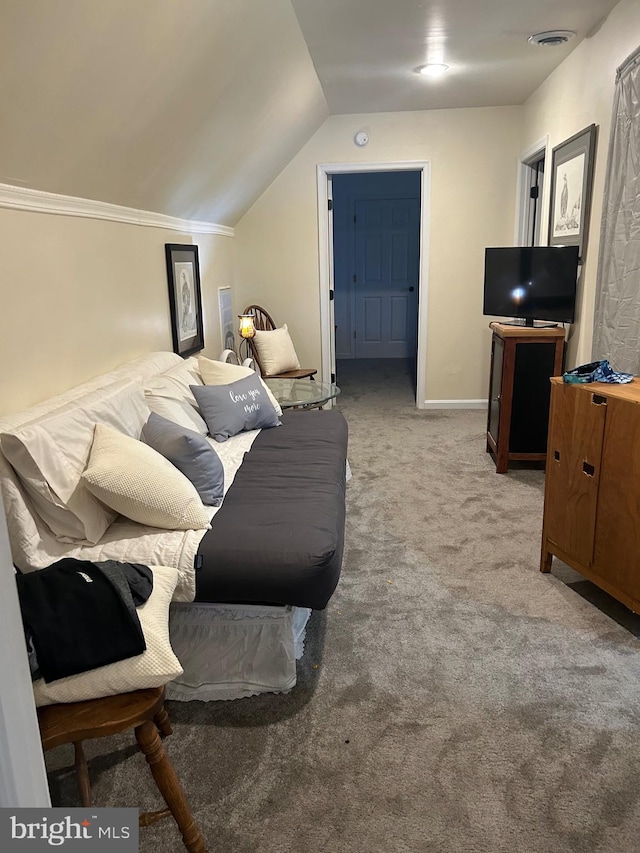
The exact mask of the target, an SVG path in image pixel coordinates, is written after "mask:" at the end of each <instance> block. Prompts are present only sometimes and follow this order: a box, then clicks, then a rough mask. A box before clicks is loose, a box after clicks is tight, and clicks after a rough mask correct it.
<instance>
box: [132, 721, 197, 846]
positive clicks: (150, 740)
mask: <svg viewBox="0 0 640 853" xmlns="http://www.w3.org/2000/svg"><path fill="white" fill-rule="evenodd" d="M135 733H136V740H137V741H138V745H139V746H140V749H141V750H142V751H143V752H144V755H145V758H146V759H147V763H148V765H149V767H150V768H151V773H152V774H153V778H154V779H155V781H156V785H157V786H158V790H159V791H160V793H161V794H162V796H163V798H164V801H165V803H166V804H167V805H168V806H169V808H170V809H171V814H172V815H173V816H174V818H175V821H176V823H177V824H178V827H179V828H180V832H181V833H182V840H183V841H184V846H185V847H186V848H187V850H188V851H189V853H206V848H205V846H204V839H203V838H202V835H201V834H200V830H199V829H198V827H197V826H196V823H195V821H194V819H193V815H192V814H191V809H190V808H189V804H188V803H187V800H186V798H185V795H184V791H183V790H182V786H181V785H180V782H179V781H178V777H177V776H176V772H175V770H174V769H173V765H172V764H171V762H170V761H169V759H168V758H167V755H166V753H165V751H164V747H163V745H162V741H161V740H160V735H159V734H158V729H157V728H156V723H155V722H154V721H152V720H147V721H146V722H144V723H143V724H142V725H141V726H138V727H137V728H136V730H135Z"/></svg>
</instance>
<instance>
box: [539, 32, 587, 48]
mask: <svg viewBox="0 0 640 853" xmlns="http://www.w3.org/2000/svg"><path fill="white" fill-rule="evenodd" d="M574 36H575V33H574V32H573V30H548V31H547V32H545V33H536V34H535V35H533V36H529V38H528V39H527V41H528V42H529V44H537V45H539V46H540V47H558V45H561V44H566V43H567V42H568V41H569V39H572V38H573V37H574Z"/></svg>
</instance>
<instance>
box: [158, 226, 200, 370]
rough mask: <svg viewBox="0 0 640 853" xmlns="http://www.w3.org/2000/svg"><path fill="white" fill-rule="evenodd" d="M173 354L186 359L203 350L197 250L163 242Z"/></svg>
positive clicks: (187, 245)
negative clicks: (175, 353)
mask: <svg viewBox="0 0 640 853" xmlns="http://www.w3.org/2000/svg"><path fill="white" fill-rule="evenodd" d="M164 249H165V256H166V259H167V277H168V279H169V307H170V310H171V334H172V336H173V351H174V352H177V353H178V355H181V356H183V357H184V358H186V357H187V356H188V355H192V354H193V353H194V352H198V351H199V350H201V349H202V348H203V347H204V332H203V329H202V294H201V292H200V263H199V261H198V247H197V246H192V245H191V244H186V245H182V244H181V243H165V246H164Z"/></svg>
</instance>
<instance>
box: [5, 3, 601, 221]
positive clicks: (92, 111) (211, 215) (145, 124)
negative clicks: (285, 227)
mask: <svg viewBox="0 0 640 853" xmlns="http://www.w3.org/2000/svg"><path fill="white" fill-rule="evenodd" d="M616 2H617V0H422V2H419V0H0V116H1V120H0V121H1V127H2V132H0V183H7V184H15V185H18V186H25V187H31V188H34V189H38V190H47V191H49V192H54V193H62V194H64V195H71V196H79V197H82V198H88V199H96V200H100V201H106V202H111V203H113V204H120V205H125V206H127V207H133V208H139V209H142V210H149V211H155V212H158V213H166V214H170V215H173V216H177V217H180V218H185V219H186V218H188V219H202V220H208V221H212V222H219V223H221V224H224V225H234V224H235V223H236V222H237V221H238V219H239V218H240V217H241V216H242V214H243V213H244V212H245V211H246V210H247V209H248V208H249V207H250V205H251V204H252V203H253V202H254V201H255V199H256V198H257V197H258V196H259V195H260V194H261V193H262V192H263V191H264V189H265V188H266V187H267V186H268V185H269V184H270V183H271V181H273V180H274V178H275V177H276V176H277V175H278V174H279V172H280V171H281V170H282V169H283V168H284V167H285V166H286V164H287V163H288V162H289V161H290V160H291V159H292V158H293V157H294V156H295V155H296V153H297V152H298V151H299V150H300V148H301V147H302V146H303V145H304V144H305V143H306V142H307V141H308V140H309V139H310V138H311V136H312V135H313V134H314V133H315V132H316V130H317V129H318V128H319V127H320V126H321V125H322V123H323V122H324V121H325V119H326V118H327V116H328V115H329V114H330V113H367V112H379V111H396V110H423V109H433V108H442V107H469V106H483V105H501V104H521V103H522V102H523V101H524V100H525V99H526V97H527V96H528V95H530V94H531V92H533V91H534V90H535V89H536V87H537V86H538V85H539V84H540V83H541V82H542V81H543V80H544V79H545V77H547V76H548V74H549V73H550V72H551V71H552V70H553V68H554V67H555V66H556V65H557V64H558V63H559V62H561V61H562V60H563V59H564V58H565V57H566V56H567V54H568V52H569V51H570V50H572V49H573V48H574V47H576V46H577V45H578V44H579V42H580V40H581V39H582V38H584V37H586V36H588V34H589V32H590V31H591V30H592V29H593V28H594V27H596V26H597V25H598V23H599V22H600V21H601V20H602V19H603V18H604V16H605V15H606V14H607V13H608V12H609V10H610V9H611V8H613V6H614V5H615V4H616ZM548 29H572V30H575V31H576V32H577V37H576V38H575V39H574V40H573V41H571V42H569V44H568V45H567V46H566V47H561V48H538V47H533V46H531V45H529V44H528V43H527V37H528V36H529V35H530V34H531V33H533V32H536V31H540V30H548ZM429 59H441V60H443V61H445V62H447V63H449V64H450V65H451V70H450V71H449V72H448V74H447V75H446V76H445V77H444V78H443V79H441V80H439V81H436V82H433V81H428V80H426V79H425V78H423V77H420V76H418V75H416V74H414V73H413V71H412V69H413V68H414V67H415V66H418V65H420V64H422V63H424V62H426V61H427V60H429Z"/></svg>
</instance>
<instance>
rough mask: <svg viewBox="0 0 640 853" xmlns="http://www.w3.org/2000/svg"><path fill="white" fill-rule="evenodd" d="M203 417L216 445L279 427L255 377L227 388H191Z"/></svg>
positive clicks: (201, 386) (264, 392)
mask: <svg viewBox="0 0 640 853" xmlns="http://www.w3.org/2000/svg"><path fill="white" fill-rule="evenodd" d="M191 390H192V391H193V394H194V396H195V398H196V400H197V401H198V407H199V408H200V412H201V414H202V417H203V418H204V419H205V421H206V422H207V426H208V427H209V433H210V435H211V436H212V437H213V438H215V440H216V441H226V440H227V439H228V438H230V437H231V436H232V435H237V434H238V433H239V432H243V431H245V430H251V429H265V428H269V427H276V426H280V421H279V420H278V415H277V414H276V410H275V409H274V407H273V403H272V402H271V400H270V399H269V397H268V396H267V393H266V391H265V388H264V385H263V384H262V382H261V381H260V377H259V376H257V375H255V374H254V375H253V376H247V377H245V378H244V379H238V380H237V381H236V382H231V383H230V384H229V385H192V386H191Z"/></svg>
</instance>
